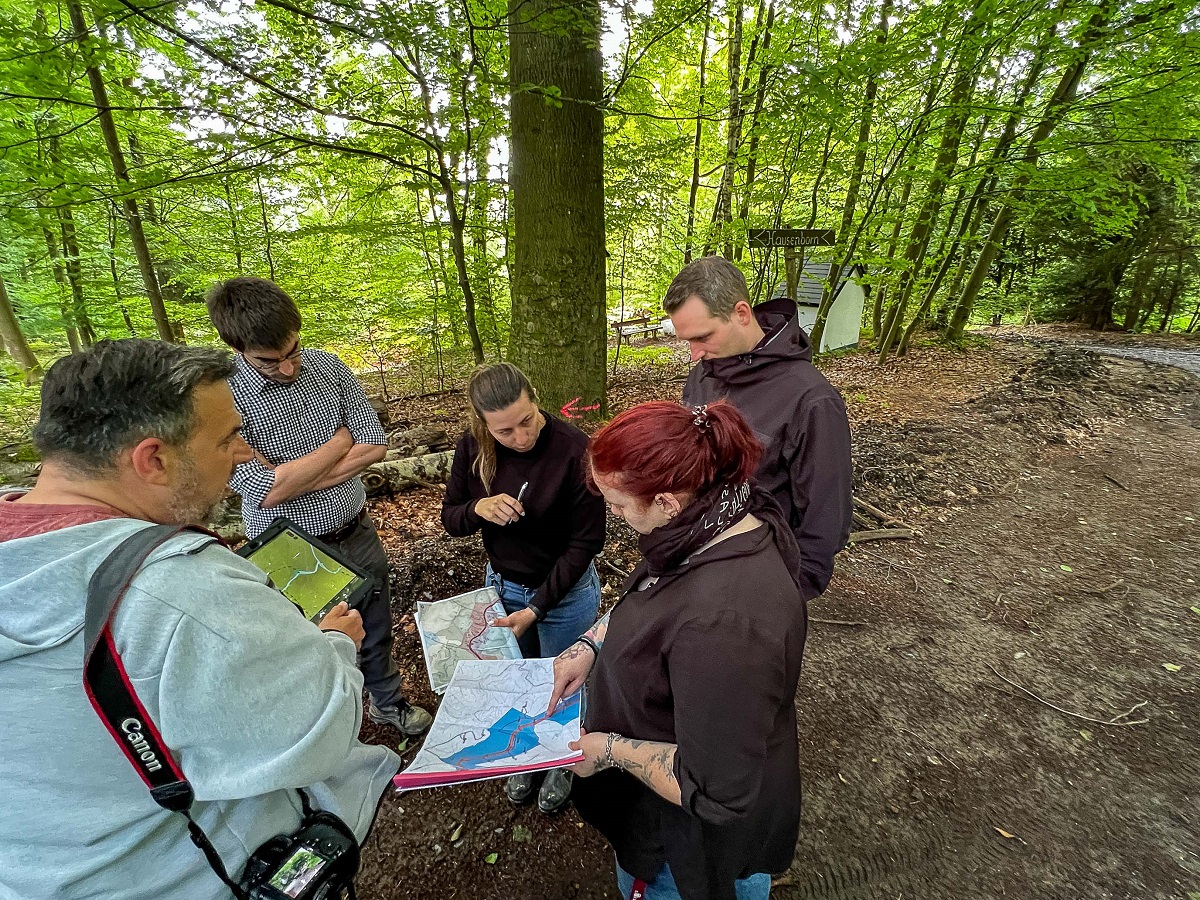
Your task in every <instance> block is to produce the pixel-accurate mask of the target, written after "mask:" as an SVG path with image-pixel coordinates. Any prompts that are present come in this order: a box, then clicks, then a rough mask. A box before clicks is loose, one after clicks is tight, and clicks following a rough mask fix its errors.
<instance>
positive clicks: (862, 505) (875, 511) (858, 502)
mask: <svg viewBox="0 0 1200 900" xmlns="http://www.w3.org/2000/svg"><path fill="white" fill-rule="evenodd" d="M854 505H855V506H857V507H858V508H859V509H861V510H865V511H866V512H869V513H870V514H871V515H873V516H874V517H875V518H877V519H878V520H879V521H880V522H882V523H883V524H884V525H891V524H893V523H895V524H896V525H903V526H904V527H905V528H907V527H908V526H907V525H905V524H904V523H903V522H901V521H900V520H899V519H897V518H896V517H895V516H889V515H888V514H887V513H885V512H884V511H883V510H882V509H879V508H878V507H875V506H872V505H871V504H870V503H868V502H867V501H866V500H863V499H862V498H861V497H855V498H854Z"/></svg>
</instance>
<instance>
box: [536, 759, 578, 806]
mask: <svg viewBox="0 0 1200 900" xmlns="http://www.w3.org/2000/svg"><path fill="white" fill-rule="evenodd" d="M574 778H575V776H574V775H572V774H571V773H570V772H568V771H567V770H566V769H551V770H550V771H549V772H547V773H546V780H545V781H543V782H542V789H541V790H540V791H538V809H540V810H541V811H542V812H544V813H553V812H558V811H559V810H560V809H562V808H563V806H565V805H566V802H567V798H569V797H570V796H571V785H572V784H573V783H574Z"/></svg>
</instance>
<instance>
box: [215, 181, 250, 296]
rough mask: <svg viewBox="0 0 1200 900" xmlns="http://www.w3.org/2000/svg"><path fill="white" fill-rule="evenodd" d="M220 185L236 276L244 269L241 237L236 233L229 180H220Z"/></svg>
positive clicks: (235, 215)
mask: <svg viewBox="0 0 1200 900" xmlns="http://www.w3.org/2000/svg"><path fill="white" fill-rule="evenodd" d="M221 185H222V186H223V187H224V188H225V206H226V207H227V208H228V209H229V229H230V237H232V238H233V258H234V260H235V261H236V262H237V270H238V274H239V275H241V274H242V273H243V272H244V271H245V268H244V266H243V265H242V235H241V233H240V232H239V231H238V217H237V208H236V207H235V206H234V205H233V192H232V191H231V190H230V189H229V179H228V178H222V179H221Z"/></svg>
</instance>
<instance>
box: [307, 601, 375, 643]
mask: <svg viewBox="0 0 1200 900" xmlns="http://www.w3.org/2000/svg"><path fill="white" fill-rule="evenodd" d="M317 627H318V628H320V629H321V630H322V631H340V632H341V633H342V634H344V635H346V637H348V638H350V640H352V641H354V646H355V648H356V649H360V650H361V649H362V642H363V638H364V637H366V636H367V633H366V632H365V631H364V630H363V623H362V616H360V615H359V614H358V610H357V609H351V608H350V606H349V605H348V604H347V603H345V602H342V603H339V604H338V605H337V606H335V607H334V608H333V609H331V610H330V611H329V612H327V613H326V614H325V618H323V619H322V620H321V621H320V622H319V623H317Z"/></svg>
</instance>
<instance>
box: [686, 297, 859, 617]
mask: <svg viewBox="0 0 1200 900" xmlns="http://www.w3.org/2000/svg"><path fill="white" fill-rule="evenodd" d="M754 315H755V318H757V319H758V324H759V325H761V326H762V330H763V332H764V336H763V339H762V340H761V341H760V342H759V344H758V346H757V347H755V348H754V349H753V350H751V351H750V352H749V353H743V354H741V355H739V356H729V357H725V358H724V359H705V360H701V361H700V362H699V363H698V364H697V365H696V367H695V368H694V369H692V372H691V374H690V375H689V376H688V380H687V384H685V385H684V388H683V402H684V403H685V404H687V405H689V406H694V405H697V404H701V403H711V402H713V401H714V400H720V399H726V400H728V401H729V402H730V403H732V404H733V405H734V406H736V407H737V408H738V410H739V411H740V412H741V414H742V415H743V416H745V418H746V421H747V422H748V423H750V427H751V428H753V429H754V433H755V434H756V435H757V436H758V439H759V440H760V441H761V442H762V444H763V447H764V448H765V452H764V453H763V458H762V462H760V463H759V466H758V473H757V480H758V483H759V484H760V485H761V486H762V487H764V488H766V489H767V490H768V491H770V492H771V494H772V495H774V497H775V499H776V501H777V502H778V503H779V505H780V507H782V509H783V511H784V514H785V515H786V516H787V518H788V521H789V523H790V524H791V527H792V531H793V532H794V533H795V535H796V543H798V544H799V545H800V557H801V564H800V569H801V573H800V574H801V576H802V577H803V579H804V580H805V581H806V582H807V584H808V586H809V589H808V590H807V591H805V593H806V599H811V598H813V597H816V596H817V595H818V594H820V593H822V592H823V591H824V590H825V588H826V587H827V586H828V584H829V579H830V577H831V576H832V575H833V557H834V556H835V555H836V554H837V552H838V551H839V550H841V549H842V548H843V547H844V546H846V538H847V537H848V536H849V535H850V514H851V508H852V507H851V499H850V491H851V487H852V485H853V480H854V477H853V469H852V467H851V463H850V422H849V420H848V419H847V417H846V405H845V404H844V403H843V402H842V397H841V395H840V394H839V393H838V392H837V389H836V388H834V387H833V385H831V384H830V383H829V382H828V381H826V380H825V376H824V375H822V374H821V373H820V372H818V371H817V369H816V367H815V366H814V365H813V364H812V345H811V344H810V343H809V341H808V335H807V334H805V333H804V329H802V328H801V327H800V325H799V323H798V322H797V320H796V304H795V303H794V302H793V301H791V300H788V299H786V298H785V299H779V300H768V301H767V302H766V303H760V304H759V305H758V306H756V307H754Z"/></svg>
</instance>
